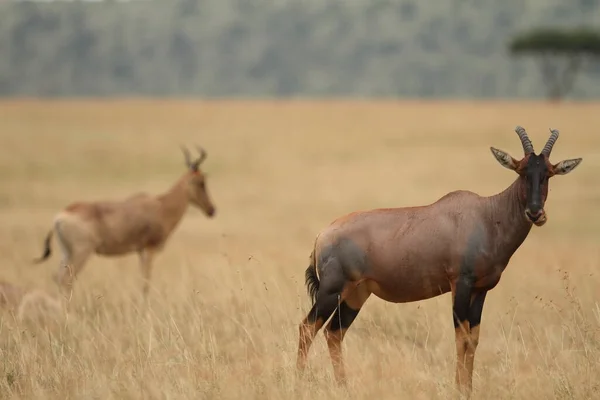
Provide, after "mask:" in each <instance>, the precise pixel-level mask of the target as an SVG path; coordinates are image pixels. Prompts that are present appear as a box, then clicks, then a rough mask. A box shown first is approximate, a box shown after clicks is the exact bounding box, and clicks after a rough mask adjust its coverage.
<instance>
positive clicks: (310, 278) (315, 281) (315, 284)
mask: <svg viewBox="0 0 600 400" xmlns="http://www.w3.org/2000/svg"><path fill="white" fill-rule="evenodd" d="M304 279H305V281H306V290H307V291H308V295H309V296H310V299H311V302H312V304H313V305H314V304H315V301H316V300H317V292H318V291H319V277H318V276H317V263H316V262H315V252H314V250H313V252H312V253H311V254H310V265H309V266H308V268H306V272H305V273H304Z"/></svg>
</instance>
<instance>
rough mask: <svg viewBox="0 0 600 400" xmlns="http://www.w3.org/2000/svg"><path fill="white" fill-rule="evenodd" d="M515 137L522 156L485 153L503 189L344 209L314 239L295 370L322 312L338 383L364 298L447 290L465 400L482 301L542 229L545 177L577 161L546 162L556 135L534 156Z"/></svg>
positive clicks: (418, 296)
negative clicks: (505, 182)
mask: <svg viewBox="0 0 600 400" xmlns="http://www.w3.org/2000/svg"><path fill="white" fill-rule="evenodd" d="M516 132H517V134H518V136H519V138H520V139H521V144H522V145H523V150H524V153H525V155H524V157H523V158H522V159H521V160H516V159H514V158H512V157H511V156H510V155H509V154H507V153H505V152H503V151H501V150H498V149H495V148H493V147H491V151H492V154H493V155H494V157H495V158H496V160H497V161H498V162H499V163H500V165H502V166H503V167H505V168H508V169H510V170H513V171H515V172H516V173H517V179H516V180H515V181H514V183H512V184H511V185H510V186H509V187H508V188H507V189H505V190H504V191H503V192H501V193H499V194H496V195H494V196H489V197H482V196H479V195H477V194H475V193H473V192H470V191H464V190H459V191H454V192H451V193H448V194H446V195H445V196H443V197H442V198H440V199H439V200H437V201H436V202H435V203H432V204H429V205H425V206H418V207H403V208H387V209H375V210H370V211H364V212H354V213H351V214H348V215H346V216H343V217H341V218H339V219H337V220H335V221H334V222H333V223H332V224H331V225H330V226H329V227H328V228H326V229H324V230H323V231H321V233H319V235H318V236H317V238H316V240H315V244H314V249H313V251H312V253H311V256H310V259H311V261H310V266H309V267H308V268H307V269H306V273H305V278H306V286H307V290H308V292H309V295H310V296H311V298H312V304H313V307H312V309H311V310H310V312H309V313H308V315H307V316H306V318H304V320H303V321H302V323H301V324H300V327H299V344H298V358H297V368H298V371H299V372H302V371H303V370H304V368H305V365H306V361H307V356H308V351H309V349H310V346H311V343H312V341H313V340H314V338H315V336H316V334H317V332H318V330H319V329H320V328H321V327H322V326H323V325H324V324H325V322H326V321H327V320H328V319H329V317H330V316H331V315H332V314H333V317H332V318H331V322H329V324H328V325H327V327H326V328H325V336H326V340H327V345H328V348H329V353H330V356H331V359H332V363H333V368H334V374H335V378H336V380H337V381H338V382H339V383H344V382H345V371H344V363H343V360H342V350H341V343H342V340H343V338H344V335H345V333H346V331H347V330H348V328H349V327H350V325H351V324H352V322H353V321H354V319H355V318H356V316H357V315H358V313H359V311H360V309H361V307H362V306H363V305H364V303H365V301H366V300H367V298H368V297H369V296H370V295H371V294H375V296H377V297H379V298H381V299H383V300H385V301H388V302H393V303H405V302H413V301H420V300H425V299H429V298H432V297H436V296H439V295H442V294H444V293H447V292H452V305H453V319H454V327H455V339H456V352H457V362H456V375H455V380H456V385H457V388H458V389H459V391H460V393H462V394H464V395H466V396H467V397H469V396H470V393H471V387H472V373H473V361H474V357H475V350H476V348H477V344H478V342H479V328H480V323H481V314H482V311H483V305H484V301H485V297H486V294H487V292H488V291H489V290H491V289H493V288H494V287H495V286H496V285H497V284H498V282H499V281H500V277H501V275H502V272H503V271H504V269H505V268H506V266H507V264H508V262H509V260H510V258H511V257H512V255H513V254H514V253H515V251H516V250H517V249H518V248H519V246H520V245H521V244H522V243H523V241H524V240H525V238H526V237H527V235H528V234H529V231H530V230H531V227H532V224H535V225H536V226H542V225H544V224H545V223H546V221H547V219H546V213H545V212H544V203H545V201H546V197H547V195H548V180H549V178H551V177H552V176H554V175H565V174H568V173H569V172H571V171H572V170H573V169H574V168H575V167H577V166H578V165H579V164H580V163H581V161H582V159H581V158H577V159H571V160H565V161H561V162H559V163H557V164H552V163H551V162H550V160H549V157H550V153H551V151H552V147H553V146H554V143H555V142H556V140H557V139H558V131H556V130H551V135H550V138H549V139H548V142H547V143H546V145H545V146H544V149H543V150H542V152H541V153H540V154H539V155H536V154H535V153H534V150H533V146H532V144H531V141H530V140H529V138H528V136H527V133H526V132H525V130H524V129H523V128H521V127H517V128H516Z"/></svg>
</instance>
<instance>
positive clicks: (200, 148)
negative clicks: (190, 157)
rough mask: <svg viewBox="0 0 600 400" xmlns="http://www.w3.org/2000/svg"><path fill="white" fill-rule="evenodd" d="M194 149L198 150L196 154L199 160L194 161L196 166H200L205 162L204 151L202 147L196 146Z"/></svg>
mask: <svg viewBox="0 0 600 400" xmlns="http://www.w3.org/2000/svg"><path fill="white" fill-rule="evenodd" d="M196 149H198V153H200V158H198V160H197V161H196V165H200V164H202V162H203V161H204V160H206V156H207V154H206V150H204V149H203V148H202V147H200V146H198V145H196Z"/></svg>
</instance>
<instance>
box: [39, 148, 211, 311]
mask: <svg viewBox="0 0 600 400" xmlns="http://www.w3.org/2000/svg"><path fill="white" fill-rule="evenodd" d="M198 150H199V152H200V156H199V157H198V158H197V159H195V160H193V161H192V159H191V157H190V153H189V151H188V150H187V149H186V148H184V147H182V151H183V154H184V157H185V163H186V166H187V171H186V172H185V173H184V174H183V175H182V176H181V177H180V178H179V179H178V180H177V182H175V184H174V185H173V186H171V188H169V189H168V190H167V191H166V192H164V193H162V194H158V195H155V196H153V195H149V194H147V193H144V192H141V193H136V194H134V195H132V196H130V197H128V198H126V199H124V200H120V201H94V202H75V203H72V204H70V205H68V206H67V207H66V208H65V209H63V210H62V211H61V212H59V213H58V214H57V215H56V216H55V218H54V224H53V227H52V229H51V230H50V231H49V232H48V235H47V236H46V239H45V243H44V254H43V255H42V257H41V258H39V259H36V260H34V262H35V263H40V262H42V261H44V260H46V259H47V258H48V257H50V255H51V253H52V250H51V246H50V245H51V240H52V236H53V233H55V234H56V238H57V239H58V244H59V246H60V250H61V253H62V259H61V264H60V268H59V271H58V273H56V274H55V275H54V280H55V281H56V282H57V284H58V285H59V287H60V289H61V291H63V293H64V292H66V291H67V290H68V291H69V293H70V291H71V290H72V288H73V279H74V278H76V277H77V274H78V273H80V272H81V270H82V268H83V266H84V265H85V263H86V261H87V260H88V258H89V257H90V255H92V254H98V255H102V256H119V255H125V254H128V253H131V252H134V251H135V252H137V253H138V255H139V262H140V266H141V270H142V275H143V278H144V284H143V297H144V300H146V299H147V296H148V290H149V285H150V280H151V272H152V261H153V258H154V256H155V255H156V254H157V253H158V252H159V251H161V250H162V249H163V248H164V246H165V243H166V242H167V240H168V239H169V237H170V236H171V234H172V233H173V231H174V230H175V228H176V227H177V226H178V224H179V222H180V221H181V219H182V218H183V216H184V214H185V212H186V210H187V208H188V205H189V204H190V203H191V204H192V205H194V206H196V207H198V208H200V209H201V210H202V211H204V213H205V214H206V215H207V216H208V217H209V218H212V217H213V216H214V215H215V206H214V205H213V203H212V201H211V199H210V197H209V195H208V190H207V187H206V176H205V175H204V174H203V173H202V171H201V170H200V165H201V164H202V163H203V162H204V160H205V159H206V156H207V154H206V151H204V149H202V148H200V147H198Z"/></svg>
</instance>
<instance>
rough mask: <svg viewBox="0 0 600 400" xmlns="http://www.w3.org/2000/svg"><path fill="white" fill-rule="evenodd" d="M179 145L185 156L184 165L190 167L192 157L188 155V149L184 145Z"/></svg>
mask: <svg viewBox="0 0 600 400" xmlns="http://www.w3.org/2000/svg"><path fill="white" fill-rule="evenodd" d="M179 147H180V148H181V151H182V152H183V156H184V157H185V165H187V166H188V167H190V166H191V165H192V158H191V156H190V152H189V150H188V149H186V148H185V146H184V145H180V146H179Z"/></svg>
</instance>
